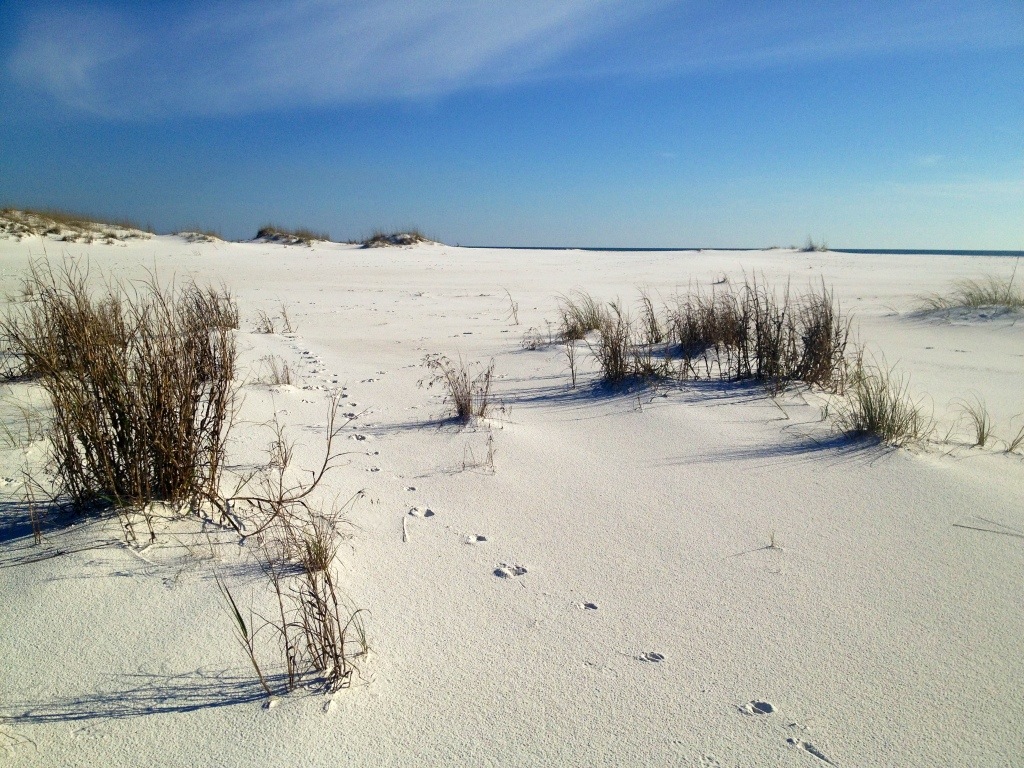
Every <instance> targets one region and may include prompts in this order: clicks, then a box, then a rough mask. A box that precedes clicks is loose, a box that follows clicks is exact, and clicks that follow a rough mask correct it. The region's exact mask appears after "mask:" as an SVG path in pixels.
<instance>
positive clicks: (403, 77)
mask: <svg viewBox="0 0 1024 768" xmlns="http://www.w3.org/2000/svg"><path fill="white" fill-rule="evenodd" d="M896 6H898V7H896ZM856 7H857V9H858V10H857V11H856V12H855V13H854V12H852V11H850V10H848V7H847V6H846V5H845V4H837V3H832V2H829V3H824V2H815V1H812V0H783V1H782V2H779V3H773V4H772V7H771V9H770V10H765V9H764V7H763V4H762V3H760V2H758V3H747V2H740V1H739V0H720V1H718V2H712V1H711V0H691V1H689V2H671V1H670V0H516V2H496V1H491V0H461V1H455V2H453V1H452V0H417V2H409V1H408V0H375V1H371V0H344V1H339V0H273V1H271V0H246V1H245V2H226V1H225V0H214V1H213V2H207V3H203V4H186V5H185V6H184V9H183V10H182V7H181V6H180V5H176V4H174V5H170V4H168V5H164V4H159V3H157V4H155V5H154V4H137V5H136V4H131V5H128V6H127V7H119V6H114V5H107V6H97V5H96V4H91V5H87V6H85V5H83V6H68V5H67V4H60V5H53V4H48V3H42V4H37V5H35V6H32V7H30V8H29V9H28V10H27V11H25V12H24V13H23V14H22V15H21V18H20V19H19V20H18V21H17V22H16V26H15V29H14V38H15V40H16V43H15V45H14V47H13V49H12V50H10V51H8V52H7V55H6V57H5V58H6V68H7V73H8V75H9V77H11V78H12V79H13V80H14V81H15V82H17V83H18V84H19V85H20V86H21V87H22V88H23V89H25V90H27V91H29V92H32V93H36V94H43V95H46V96H48V97H50V98H52V99H53V100H55V101H56V102H58V103H60V104H63V105H65V106H66V107H70V108H72V109H74V110H80V111H84V112H89V113H93V114H97V115H101V116H105V117H108V118H113V119H133V118H143V119H147V118H159V117H162V116H169V115H170V116H174V115H235V114H244V113H249V112H254V111H264V110H279V109H288V108H292V107H303V106H322V105H331V104H342V103H352V102H380V101H394V100H407V99H417V98H431V97H438V96H444V95H447V94H451V93H455V92H458V91H463V90H467V89H479V88H492V87H503V86H508V85H515V84H518V83H524V82H529V81H536V80H543V79H551V78H562V79H564V78H578V77H590V78H593V77H603V76H621V75H635V76H658V75H664V74H672V73H686V72H694V71H705V70H711V69H722V68H736V67H740V68H743V67H765V66H775V65H778V64H780V63H786V62H792V61H806V60H823V59H831V58H836V57H842V56H856V55H865V54H879V53H892V52H898V51H903V50H907V49H920V48H949V47H965V46H967V47H991V46H1007V45H1021V44H1024V7H1022V6H1021V5H1020V4H1019V2H1018V1H1017V0H1008V1H1006V2H1003V1H1001V0H988V1H987V2H978V1H977V0H975V1H974V2H966V1H961V2H954V1H953V0H929V2H927V3H926V2H918V1H917V0H910V1H908V2H904V3H900V4H893V3H891V2H886V3H881V2H877V3H876V2H873V0H872V2H869V3H866V4H865V3H858V4H857V6H856Z"/></svg>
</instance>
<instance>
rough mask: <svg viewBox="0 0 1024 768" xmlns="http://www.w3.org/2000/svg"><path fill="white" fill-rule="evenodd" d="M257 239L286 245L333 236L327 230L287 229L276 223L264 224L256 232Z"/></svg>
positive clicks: (300, 243)
mask: <svg viewBox="0 0 1024 768" xmlns="http://www.w3.org/2000/svg"><path fill="white" fill-rule="evenodd" d="M256 239H257V240H264V241H266V242H268V243H282V244H284V245H312V244H313V242H314V241H315V240H330V239H331V236H330V235H329V234H327V233H326V232H316V231H314V230H312V229H307V228H305V227H299V228H298V229H286V228H285V227H279V226H277V225H276V224H264V225H263V226H262V227H260V228H259V231H257V232H256Z"/></svg>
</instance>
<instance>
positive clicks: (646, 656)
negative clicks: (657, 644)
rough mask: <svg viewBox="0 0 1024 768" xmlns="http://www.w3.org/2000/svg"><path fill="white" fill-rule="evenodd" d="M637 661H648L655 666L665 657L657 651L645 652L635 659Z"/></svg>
mask: <svg viewBox="0 0 1024 768" xmlns="http://www.w3.org/2000/svg"><path fill="white" fill-rule="evenodd" d="M636 658H637V660H638V661H649V662H652V663H655V664H657V663H658V662H659V661H664V660H665V657H664V656H663V655H662V654H660V653H658V652H657V651H645V652H644V653H641V654H640V655H639V656H637V657H636Z"/></svg>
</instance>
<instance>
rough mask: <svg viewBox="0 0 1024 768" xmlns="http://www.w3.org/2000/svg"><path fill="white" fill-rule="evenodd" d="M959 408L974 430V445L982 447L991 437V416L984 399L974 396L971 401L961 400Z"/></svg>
mask: <svg viewBox="0 0 1024 768" xmlns="http://www.w3.org/2000/svg"><path fill="white" fill-rule="evenodd" d="M960 409H961V411H962V412H963V414H964V415H965V416H966V417H967V419H968V421H969V422H970V424H971V427H972V428H973V431H974V447H976V448H984V447H985V445H986V444H987V443H988V441H989V440H990V439H991V437H992V417H991V416H990V415H989V412H988V408H986V407H985V403H984V401H982V400H981V398H979V397H975V398H974V400H973V401H966V400H965V401H963V402H961V403H960Z"/></svg>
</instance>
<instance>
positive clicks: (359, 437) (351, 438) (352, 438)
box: [348, 434, 369, 442]
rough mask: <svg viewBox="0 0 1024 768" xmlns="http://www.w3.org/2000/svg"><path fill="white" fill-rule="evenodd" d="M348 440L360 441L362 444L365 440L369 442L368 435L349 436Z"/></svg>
mask: <svg viewBox="0 0 1024 768" xmlns="http://www.w3.org/2000/svg"><path fill="white" fill-rule="evenodd" d="M348 439H349V440H358V441H359V442H362V441H364V440H369V438H368V437H367V436H366V435H359V434H356V435H349V436H348Z"/></svg>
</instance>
